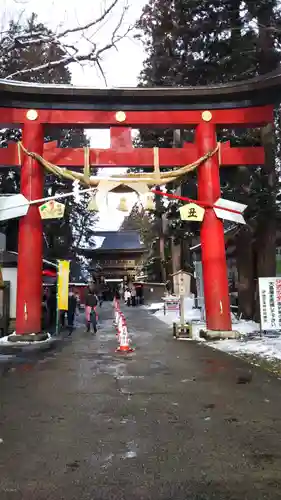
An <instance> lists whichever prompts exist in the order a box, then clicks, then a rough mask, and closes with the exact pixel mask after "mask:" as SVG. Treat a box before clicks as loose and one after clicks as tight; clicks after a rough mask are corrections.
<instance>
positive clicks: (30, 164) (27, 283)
mask: <svg viewBox="0 0 281 500" xmlns="http://www.w3.org/2000/svg"><path fill="white" fill-rule="evenodd" d="M43 143H44V131H43V126H42V125H41V124H40V123H34V122H29V123H27V124H26V125H25V126H24V129H23V144H24V145H25V147H26V148H27V149H29V150H30V151H34V152H36V153H38V154H40V155H41V154H42V152H43ZM43 186H44V172H43V168H42V167H41V165H39V164H38V163H37V161H35V160H33V159H32V158H30V157H29V156H26V155H24V157H23V164H22V168H21V193H22V194H23V195H24V196H26V198H27V199H28V200H35V199H38V198H42V196H43ZM42 240H43V238H42V221H41V217H40V214H39V210H38V207H37V206H35V205H33V206H31V207H29V210H28V213H27V215H26V216H25V217H21V219H20V222H19V241H18V276H17V311H16V333H17V334H28V333H38V332H40V330H41V308H42V257H43V245H42V243H43V241H42Z"/></svg>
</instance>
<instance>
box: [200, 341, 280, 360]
mask: <svg viewBox="0 0 281 500" xmlns="http://www.w3.org/2000/svg"><path fill="white" fill-rule="evenodd" d="M208 345H209V346H211V347H213V348H214V349H219V350H220V351H224V352H228V353H231V354H235V355H237V356H239V354H245V355H252V356H253V355H256V356H259V357H261V358H265V359H267V360H274V359H279V360H281V337H275V338H274V337H266V336H263V337H260V338H259V339H258V338H256V339H254V340H219V341H218V342H208Z"/></svg>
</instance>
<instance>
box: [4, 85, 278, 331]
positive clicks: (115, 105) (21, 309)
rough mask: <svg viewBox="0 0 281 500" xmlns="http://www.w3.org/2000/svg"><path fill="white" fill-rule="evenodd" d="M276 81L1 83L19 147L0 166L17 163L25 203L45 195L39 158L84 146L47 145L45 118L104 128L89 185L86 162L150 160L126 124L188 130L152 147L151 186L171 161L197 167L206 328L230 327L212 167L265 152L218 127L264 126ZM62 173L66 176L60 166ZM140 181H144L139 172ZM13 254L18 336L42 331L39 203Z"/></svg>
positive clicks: (80, 161)
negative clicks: (186, 136) (221, 139)
mask: <svg viewBox="0 0 281 500" xmlns="http://www.w3.org/2000/svg"><path fill="white" fill-rule="evenodd" d="M280 82H281V77H280V76H278V78H277V77H276V75H274V76H272V77H271V78H270V77H267V78H263V77H261V78H260V79H254V80H253V81H252V82H251V81H250V82H239V83H237V84H228V85H221V86H217V87H213V88H210V87H195V88H192V87H189V88H174V89H172V88H170V89H169V88H161V89H146V88H143V89H141V88H140V89H138V88H137V89H114V90H107V89H104V90H93V89H87V88H76V87H72V86H57V87H55V86H50V87H48V86H44V85H27V84H25V83H22V82H21V83H10V82H6V81H4V80H2V81H0V112H1V114H0V121H1V127H4V126H5V127H13V128H15V126H18V127H21V128H22V130H23V139H22V143H23V146H24V150H25V152H24V151H20V150H19V148H18V145H17V144H10V145H9V147H8V148H6V149H0V164H1V165H2V166H3V167H4V166H6V167H18V168H21V193H22V194H23V195H24V196H25V197H26V198H27V199H28V200H30V201H32V200H38V199H41V198H42V197H43V185H44V168H43V166H42V165H45V166H46V164H47V163H48V162H49V164H51V165H55V166H57V167H63V168H69V167H72V168H73V167H76V168H77V167H78V168H79V167H80V168H83V166H84V159H85V151H84V150H83V149H82V148H81V149H80V148H73V149H68V148H62V149H60V148H58V147H57V145H56V144H54V143H49V144H44V130H45V126H47V125H48V126H49V125H51V126H56V127H61V128H62V127H69V128H71V126H73V127H76V128H77V127H81V128H87V129H89V128H109V129H110V137H111V146H110V148H109V149H90V150H89V152H88V153H89V157H88V171H87V176H88V181H89V182H88V185H91V184H95V182H96V180H95V179H93V178H92V177H91V176H90V167H95V168H105V167H110V168H112V167H118V168H133V167H141V168H142V169H143V170H144V171H145V169H148V168H149V169H151V167H155V149H153V148H134V147H133V142H132V136H131V129H132V128H134V129H139V128H150V129H151V128H153V127H154V128H163V129H164V128H166V129H167V128H170V129H171V128H174V129H179V128H195V142H194V143H186V144H184V145H183V147H182V148H161V149H159V150H158V152H157V155H158V160H157V161H158V170H157V172H156V174H157V175H156V177H155V182H154V185H158V184H161V181H163V182H162V184H163V183H164V181H165V179H166V178H168V177H169V179H171V178H173V176H174V175H175V174H174V172H175V171H174V170H173V169H174V168H175V167H177V168H178V171H182V172H185V171H186V170H183V166H187V165H188V164H194V165H195V166H196V167H197V170H198V177H197V178H198V202H199V203H201V202H203V203H204V204H205V215H204V219H203V221H202V224H201V244H202V264H203V278H204V295H205V307H206V318H207V328H208V329H209V330H211V331H225V332H229V331H231V328H232V326H231V316H230V302H229V294H228V279H227V268H226V257H225V243H224V228H223V222H222V220H221V219H219V218H218V217H217V216H216V214H215V212H214V210H213V206H214V204H215V202H216V201H217V200H218V199H219V198H220V174H219V168H220V167H226V168H227V167H228V166H236V165H248V166H250V165H262V164H263V163H264V151H263V148H262V147H243V148H233V147H231V146H230V143H228V142H225V143H222V144H221V145H220V146H218V144H217V136H216V128H217V127H218V126H220V127H222V126H225V127H231V126H233V127H239V126H243V127H260V126H263V125H265V124H267V123H271V122H272V121H273V104H272V102H273V100H274V99H275V96H276V95H277V94H278V90H279V88H280ZM269 100H270V104H268V101H269ZM28 153H31V154H28ZM32 153H34V154H35V155H32ZM36 155H37V156H36ZM42 159H43V160H44V162H45V163H44V162H43V161H42ZM164 167H165V169H167V167H168V168H170V169H171V172H170V173H169V175H167V174H165V176H166V177H165V176H164V174H163V175H162V177H161V168H164ZM64 172H65V175H67V171H64ZM84 174H85V172H84ZM80 175H81V179H83V178H84V180H85V175H86V174H85V175H84V177H83V174H80ZM70 178H71V177H70ZM72 180H73V177H72ZM127 181H128V179H127ZM157 181H158V182H157ZM142 182H146V177H144V178H143V179H142ZM86 184H87V183H86ZM96 184H97V182H96ZM151 185H152V182H150V186H151ZM18 254H19V255H18V278H17V315H16V333H17V334H29V333H33V332H39V331H40V328H41V288H42V221H41V218H40V214H39V210H38V206H37V205H36V204H33V205H30V207H29V209H28V212H27V214H26V215H25V216H23V217H21V219H20V225H19V243H18Z"/></svg>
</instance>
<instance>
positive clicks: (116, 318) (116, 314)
mask: <svg viewBox="0 0 281 500" xmlns="http://www.w3.org/2000/svg"><path fill="white" fill-rule="evenodd" d="M119 317H120V311H119V310H118V309H116V310H115V312H114V320H113V324H114V326H115V328H116V330H117V327H118V322H119Z"/></svg>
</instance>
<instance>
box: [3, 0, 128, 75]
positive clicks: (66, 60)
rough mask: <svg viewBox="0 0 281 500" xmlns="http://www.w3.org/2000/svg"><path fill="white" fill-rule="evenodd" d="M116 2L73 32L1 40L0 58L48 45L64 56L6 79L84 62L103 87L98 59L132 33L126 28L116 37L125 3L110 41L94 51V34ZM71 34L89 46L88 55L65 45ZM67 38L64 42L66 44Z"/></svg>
mask: <svg viewBox="0 0 281 500" xmlns="http://www.w3.org/2000/svg"><path fill="white" fill-rule="evenodd" d="M119 2H120V0H112V2H111V4H110V5H109V6H108V7H107V8H106V9H105V10H104V11H103V13H102V14H101V15H100V16H99V17H98V18H95V19H94V20H92V21H90V22H89V23H87V24H85V25H81V26H77V27H74V28H69V29H67V30H64V31H60V32H58V33H55V34H54V33H50V35H46V34H42V35H40V33H34V35H33V34H32V33H29V34H27V33H22V34H19V35H17V36H16V37H15V39H11V38H10V37H9V35H8V34H7V35H6V36H4V37H3V38H2V40H1V43H0V57H1V56H2V55H5V54H6V53H7V52H9V51H12V50H14V49H16V48H19V49H22V48H28V47H35V46H44V44H52V43H53V44H55V45H56V46H57V47H59V48H60V49H61V50H62V51H63V53H64V54H65V56H63V57H61V58H60V59H58V60H54V61H48V62H46V63H43V64H40V65H38V66H34V67H31V68H25V69H22V70H18V71H15V72H14V73H12V74H10V75H8V76H7V77H6V79H13V78H20V77H22V76H24V75H25V76H26V75H28V74H30V75H31V74H34V73H36V72H39V71H43V70H50V69H53V68H56V67H59V66H62V65H63V66H67V65H69V64H71V63H75V62H76V63H79V64H81V63H82V62H85V61H88V62H89V63H93V64H96V66H97V68H98V70H99V72H100V73H101V75H102V77H103V79H104V81H105V84H106V76H105V73H104V71H103V68H102V55H103V54H104V53H105V52H106V51H108V50H110V49H112V48H115V49H116V50H117V44H118V43H119V42H120V41H121V40H122V39H123V38H125V37H126V36H127V35H128V33H129V32H130V31H131V30H132V29H133V27H132V26H129V28H127V29H126V30H125V31H124V32H123V33H120V30H121V28H122V25H123V23H124V19H125V15H126V13H127V10H128V7H129V6H128V1H127V3H125V5H124V6H123V9H122V12H121V15H120V17H119V19H118V22H117V24H116V26H115V28H114V30H113V32H112V35H111V37H110V41H108V43H106V44H105V45H104V46H102V47H100V48H99V47H98V44H97V43H96V38H97V37H96V33H97V32H98V31H99V28H100V26H101V24H102V23H104V21H107V19H108V16H109V15H110V13H111V12H112V11H113V9H114V8H115V7H116V6H117V4H118V3H119ZM94 26H98V29H97V30H95V32H94V34H91V35H89V34H87V31H88V30H89V29H91V28H92V27H94ZM74 33H76V34H77V33H81V37H82V38H84V39H85V40H86V41H87V42H88V43H89V44H90V45H91V46H92V47H90V49H89V51H88V52H86V53H84V54H81V53H79V49H78V48H77V45H76V46H75V45H74V44H73V43H72V44H71V43H69V36H71V35H73V34H74ZM67 37H68V39H67V40H66V38H67Z"/></svg>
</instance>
